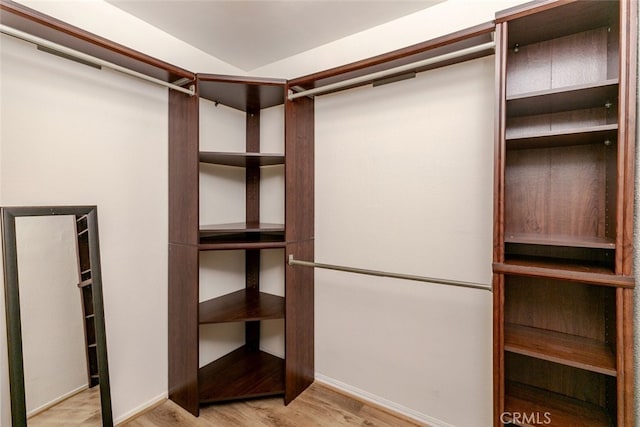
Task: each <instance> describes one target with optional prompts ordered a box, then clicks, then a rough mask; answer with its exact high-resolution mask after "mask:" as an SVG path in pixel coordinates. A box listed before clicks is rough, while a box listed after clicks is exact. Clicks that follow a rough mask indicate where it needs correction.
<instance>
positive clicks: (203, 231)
mask: <svg viewBox="0 0 640 427" xmlns="http://www.w3.org/2000/svg"><path fill="white" fill-rule="evenodd" d="M283 242H284V225H283V224H270V223H245V222H235V223H227V224H213V225H202V226H200V246H201V247H202V246H203V245H224V244H233V245H236V244H240V245H254V244H262V243H283ZM247 249H249V247H247Z"/></svg>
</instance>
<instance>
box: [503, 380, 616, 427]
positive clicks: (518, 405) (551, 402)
mask: <svg viewBox="0 0 640 427" xmlns="http://www.w3.org/2000/svg"><path fill="white" fill-rule="evenodd" d="M505 388H506V393H505V408H504V409H505V413H509V414H519V415H522V414H528V415H530V414H534V418H536V416H537V417H538V418H539V419H538V418H536V419H534V420H531V418H529V421H525V422H518V423H515V425H519V426H523V427H529V426H531V427H535V426H540V425H543V424H544V421H550V424H549V422H547V425H557V426H569V425H570V426H586V425H588V426H589V427H612V426H613V422H612V420H611V418H610V417H609V415H608V414H607V412H606V410H605V409H604V408H601V407H599V406H597V405H594V404H591V403H587V402H583V401H580V400H578V399H574V398H571V397H568V396H563V395H560V394H557V393H554V392H550V391H547V390H542V389H539V388H535V387H531V386H528V385H525V384H520V383H515V382H507V384H506V387H505ZM536 414H537V415H536ZM530 417H531V415H530ZM547 418H550V420H547ZM505 421H507V420H505Z"/></svg>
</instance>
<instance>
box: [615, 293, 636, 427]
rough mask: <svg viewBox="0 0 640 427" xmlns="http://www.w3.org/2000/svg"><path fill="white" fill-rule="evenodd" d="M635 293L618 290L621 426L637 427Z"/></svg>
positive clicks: (618, 384) (617, 344) (617, 345)
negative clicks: (634, 359) (634, 345)
mask: <svg viewBox="0 0 640 427" xmlns="http://www.w3.org/2000/svg"><path fill="white" fill-rule="evenodd" d="M633 292H634V291H633V290H632V289H622V288H618V289H616V306H617V313H616V314H617V323H618V329H617V332H618V333H617V343H616V347H617V359H618V360H617V362H618V377H617V388H618V408H617V410H618V425H619V426H631V425H635V424H634V418H635V408H634V405H635V389H634V365H633V340H634V334H633Z"/></svg>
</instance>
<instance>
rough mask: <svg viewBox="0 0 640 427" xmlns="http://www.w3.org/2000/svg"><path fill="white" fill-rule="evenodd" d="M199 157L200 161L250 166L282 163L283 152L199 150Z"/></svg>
mask: <svg viewBox="0 0 640 427" xmlns="http://www.w3.org/2000/svg"><path fill="white" fill-rule="evenodd" d="M199 157H200V162H201V163H211V164H214V165H223V166H235V167H251V166H273V165H284V155H283V154H267V153H225V152H210V151H201V152H200V156H199Z"/></svg>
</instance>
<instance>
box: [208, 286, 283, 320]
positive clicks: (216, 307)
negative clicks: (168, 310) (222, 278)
mask: <svg viewBox="0 0 640 427" xmlns="http://www.w3.org/2000/svg"><path fill="white" fill-rule="evenodd" d="M284 308H285V299H284V298H283V297H280V296H277V295H271V294H268V293H265V292H260V291H258V290H257V289H241V290H239V291H236V292H232V293H230V294H226V295H223V296H220V297H217V298H213V299H210V300H207V301H203V302H201V303H200V304H199V305H198V323H199V324H201V325H202V324H208V323H229V322H247V321H254V320H267V319H283V318H284Z"/></svg>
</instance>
